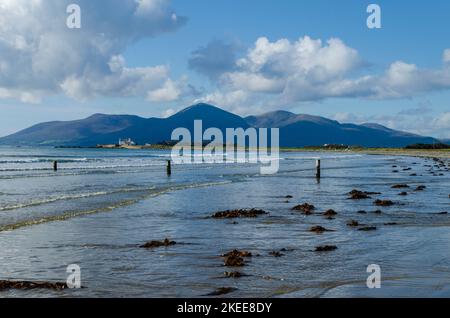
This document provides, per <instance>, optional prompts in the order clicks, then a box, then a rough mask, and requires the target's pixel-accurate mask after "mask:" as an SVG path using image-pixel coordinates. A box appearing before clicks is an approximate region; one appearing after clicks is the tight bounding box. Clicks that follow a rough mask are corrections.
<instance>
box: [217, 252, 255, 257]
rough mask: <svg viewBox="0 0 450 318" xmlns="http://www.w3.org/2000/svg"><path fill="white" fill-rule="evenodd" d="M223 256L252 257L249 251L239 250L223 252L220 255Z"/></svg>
mask: <svg viewBox="0 0 450 318" xmlns="http://www.w3.org/2000/svg"><path fill="white" fill-rule="evenodd" d="M222 256H223V257H230V256H231V257H252V253H251V252H247V251H239V250H232V251H231V252H228V253H225V254H223V255H222Z"/></svg>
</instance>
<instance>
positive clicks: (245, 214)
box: [212, 209, 268, 219]
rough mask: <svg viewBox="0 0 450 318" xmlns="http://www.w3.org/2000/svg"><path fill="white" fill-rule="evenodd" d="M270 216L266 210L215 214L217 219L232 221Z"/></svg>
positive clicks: (214, 216) (229, 211)
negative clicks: (233, 219) (264, 215)
mask: <svg viewBox="0 0 450 318" xmlns="http://www.w3.org/2000/svg"><path fill="white" fill-rule="evenodd" d="M263 214H268V213H267V212H266V211H264V210H258V209H251V210H227V211H221V212H216V213H214V214H213V216H212V217H213V218H215V219H231V218H256V217H257V216H259V215H263Z"/></svg>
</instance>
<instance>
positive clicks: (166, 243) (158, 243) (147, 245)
mask: <svg viewBox="0 0 450 318" xmlns="http://www.w3.org/2000/svg"><path fill="white" fill-rule="evenodd" d="M175 244H177V242H174V241H170V240H169V239H167V238H166V239H165V240H164V241H150V242H147V243H145V244H144V245H141V246H139V247H140V248H157V247H163V246H164V247H168V246H171V245H175Z"/></svg>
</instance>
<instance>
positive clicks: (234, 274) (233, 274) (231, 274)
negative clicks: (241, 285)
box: [223, 272, 245, 278]
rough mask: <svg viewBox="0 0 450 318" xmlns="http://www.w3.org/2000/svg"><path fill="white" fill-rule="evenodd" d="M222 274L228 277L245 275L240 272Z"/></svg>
mask: <svg viewBox="0 0 450 318" xmlns="http://www.w3.org/2000/svg"><path fill="white" fill-rule="evenodd" d="M223 274H224V275H225V277H229V278H240V277H242V276H245V275H244V274H242V273H240V272H224V273H223Z"/></svg>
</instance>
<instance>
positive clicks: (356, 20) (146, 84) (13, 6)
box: [0, 0, 450, 138]
mask: <svg viewBox="0 0 450 318" xmlns="http://www.w3.org/2000/svg"><path fill="white" fill-rule="evenodd" d="M372 3H375V4H377V5H378V6H379V7H380V8H381V15H380V17H381V28H380V29H369V28H368V27H367V18H368V17H369V15H370V13H367V7H368V5H369V4H372ZM70 4H77V5H78V6H79V8H80V10H81V17H80V22H81V28H68V26H67V23H66V20H67V18H68V17H69V16H70V14H71V13H67V12H66V9H67V6H68V5H70ZM449 30H450V2H449V1H446V0H431V1H427V2H425V1H379V0H372V1H362V0H346V1H334V0H315V1H312V0H277V1H275V0H189V1H186V0H172V1H170V0H97V1H89V0H0V136H3V135H7V134H10V133H13V132H16V131H18V130H20V129H23V128H26V127H28V126H31V125H33V124H36V123H39V122H44V121H53V120H74V119H80V118H85V117H88V116H89V115H91V114H94V113H107V114H136V115H140V116H143V117H167V116H170V115H171V114H173V113H175V112H176V111H179V110H181V109H183V108H185V107H187V106H189V105H191V104H194V103H197V102H208V103H211V104H214V105H216V106H218V107H221V108H224V109H226V110H228V111H232V112H234V113H237V114H239V115H242V116H245V115H249V114H262V113H266V112H269V111H274V110H288V111H292V112H295V113H306V114H312V115H319V116H325V117H328V118H332V119H336V120H338V121H340V122H353V123H364V122H376V123H379V124H383V125H386V126H388V127H390V128H394V129H400V130H406V131H410V132H414V133H419V134H423V135H430V136H434V137H439V138H450V37H449V32H450V31H449Z"/></svg>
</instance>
